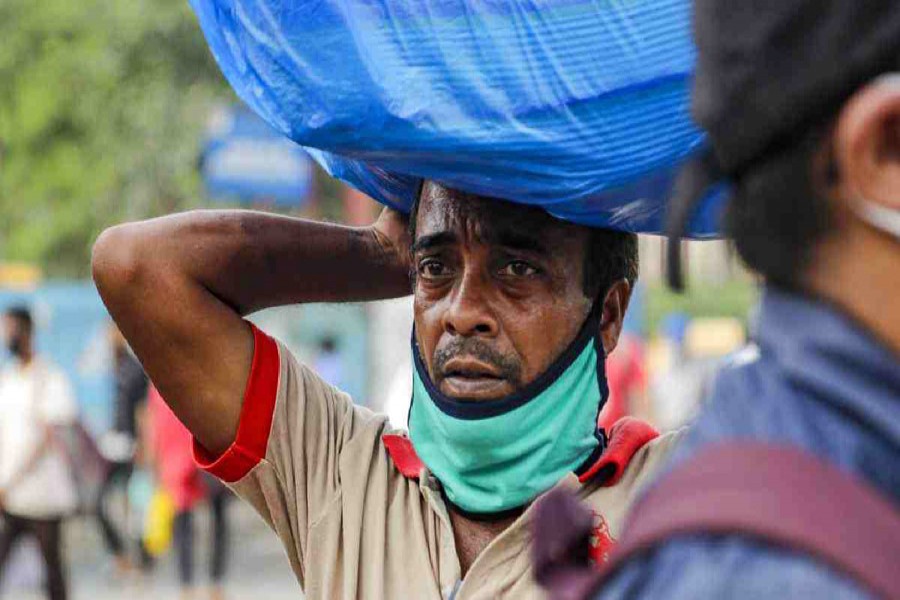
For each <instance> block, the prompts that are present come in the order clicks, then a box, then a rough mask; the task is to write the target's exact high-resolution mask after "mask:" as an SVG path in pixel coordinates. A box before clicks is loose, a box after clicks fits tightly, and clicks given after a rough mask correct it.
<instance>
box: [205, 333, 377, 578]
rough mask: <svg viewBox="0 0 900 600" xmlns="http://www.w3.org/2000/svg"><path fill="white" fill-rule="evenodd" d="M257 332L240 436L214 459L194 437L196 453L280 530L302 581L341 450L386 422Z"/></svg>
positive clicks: (334, 492) (329, 505)
mask: <svg viewBox="0 0 900 600" xmlns="http://www.w3.org/2000/svg"><path fill="white" fill-rule="evenodd" d="M253 334H254V343H255V348H254V356H253V364H252V367H251V370H250V376H249V379H248V382H247V388H246V390H245V395H244V404H243V408H242V410H241V416H240V424H239V426H238V431H237V435H236V438H235V441H234V443H233V444H232V445H231V447H229V448H228V449H227V450H226V451H225V452H224V453H223V454H222V455H221V456H211V455H210V454H209V453H208V452H207V451H206V450H205V449H204V448H203V447H202V446H200V445H199V443H198V442H196V440H195V442H194V456H195V458H196V460H197V462H198V464H199V465H200V466H201V467H202V468H203V469H205V470H207V471H208V472H210V473H212V474H213V475H215V476H217V477H219V478H220V479H222V480H223V481H225V482H226V483H228V484H229V485H230V486H231V487H232V489H233V490H234V491H235V492H236V493H237V494H238V495H239V496H241V497H242V498H243V499H244V500H246V501H247V502H249V503H250V504H251V505H253V507H254V508H255V509H256V510H257V511H258V512H259V513H260V515H261V516H262V517H263V519H265V520H266V522H267V523H268V524H269V525H270V526H271V527H272V528H273V529H274V530H275V532H276V533H277V534H278V536H279V537H280V538H281V541H282V543H283V545H284V546H285V549H286V550H287V553H288V557H289V559H290V561H291V564H292V567H293V569H294V571H295V573H296V574H297V576H298V578H299V579H300V582H301V584H304V580H305V562H306V555H307V545H308V538H309V532H310V529H311V528H312V527H314V525H315V524H316V522H317V521H318V520H320V519H321V518H322V517H323V516H324V515H325V514H326V513H328V511H329V510H332V509H333V508H334V507H336V506H339V504H340V498H341V492H342V481H341V470H340V463H341V457H342V454H343V453H344V452H345V450H346V449H347V446H348V445H349V444H350V443H351V442H353V441H355V440H356V439H357V438H359V437H360V436H365V437H367V438H370V439H372V440H374V439H375V438H376V437H378V438H380V431H381V429H382V428H383V422H382V421H383V419H382V420H379V419H378V418H377V417H375V415H374V414H373V413H371V412H370V411H368V410H367V409H365V408H361V407H357V406H354V405H353V403H352V401H351V400H350V398H349V396H347V395H346V394H344V393H343V392H341V391H339V390H338V389H336V388H334V387H332V386H331V385H329V384H327V383H326V382H324V381H323V380H322V379H321V378H320V377H318V376H317V375H316V374H315V373H314V372H313V371H312V370H311V369H310V368H309V367H307V366H305V365H303V364H301V363H299V362H298V361H297V360H296V359H295V358H294V356H293V355H292V354H291V353H290V352H289V351H288V350H287V349H286V348H285V347H284V346H283V345H281V344H279V343H278V342H276V341H275V340H273V339H272V338H271V337H269V336H268V335H266V334H265V333H263V332H262V331H260V330H259V329H257V328H256V327H255V326H253ZM367 445H369V446H370V445H371V444H365V443H364V444H362V447H363V448H365V447H367ZM360 454H361V456H360V460H364V458H365V456H364V451H361V452H360ZM348 485H349V484H348Z"/></svg>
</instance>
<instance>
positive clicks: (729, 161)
mask: <svg viewBox="0 0 900 600" xmlns="http://www.w3.org/2000/svg"><path fill="white" fill-rule="evenodd" d="M694 37H695V40H696V44H697V51H698V58H697V70H696V75H695V80H694V91H693V114H694V118H695V120H696V121H697V122H698V124H699V125H700V126H701V127H702V128H703V129H705V130H706V131H707V133H708V134H709V150H708V152H707V154H706V155H705V156H703V157H701V158H700V159H699V162H698V161H695V162H694V163H693V164H692V165H690V166H688V167H687V168H686V171H691V170H693V171H694V172H693V173H687V174H686V175H684V176H683V177H682V180H683V181H682V182H681V185H679V186H677V187H678V189H677V190H676V196H675V198H674V199H673V202H672V206H671V210H670V224H669V225H670V226H669V230H668V233H669V234H670V236H671V237H673V238H680V236H681V232H682V231H683V227H684V226H685V225H683V224H682V225H681V228H680V229H679V227H678V223H677V222H676V221H678V220H684V219H686V218H687V219H689V217H690V213H691V208H692V207H693V205H694V204H696V202H697V201H698V200H699V199H700V198H701V197H702V196H703V195H704V191H705V189H702V188H701V186H705V185H707V184H709V183H710V182H715V181H717V180H720V179H721V178H722V177H725V178H728V177H735V176H738V175H740V174H741V173H744V172H746V171H747V170H749V169H752V167H753V165H754V163H756V162H757V161H760V160H761V159H763V158H765V157H766V156H768V155H770V154H772V153H773V152H777V151H778V150H780V149H782V148H786V147H789V146H791V145H792V144H793V143H795V142H796V141H797V140H799V139H800V137H801V136H802V134H804V133H806V132H807V131H808V130H810V129H811V128H813V127H815V126H817V125H819V124H821V123H824V122H825V120H826V119H828V118H830V117H831V116H833V115H834V113H835V112H836V111H837V110H838V109H839V108H840V106H841V105H842V104H843V103H844V102H845V101H846V100H847V99H848V98H849V97H850V96H851V95H852V94H853V93H854V92H855V91H856V90H857V89H859V88H860V87H862V86H863V85H865V84H866V83H867V82H869V81H871V80H872V79H874V78H876V77H877V76H878V75H880V74H882V73H886V72H890V71H892V70H895V69H897V68H898V67H900V0H754V1H753V2H748V1H747V0H695V5H694ZM698 169H699V170H701V171H704V172H705V173H704V174H699V175H698V173H697V170H698ZM685 207H687V208H685ZM685 213H687V215H688V216H687V217H684V214H685ZM670 257H672V253H671V252H670ZM676 262H677V261H676ZM671 264H672V263H671V262H670V265H671ZM675 268H676V269H677V265H675ZM672 279H673V274H672V273H671V272H670V283H673V284H675V283H677V282H675V281H672ZM675 287H679V286H677V285H676V286H675Z"/></svg>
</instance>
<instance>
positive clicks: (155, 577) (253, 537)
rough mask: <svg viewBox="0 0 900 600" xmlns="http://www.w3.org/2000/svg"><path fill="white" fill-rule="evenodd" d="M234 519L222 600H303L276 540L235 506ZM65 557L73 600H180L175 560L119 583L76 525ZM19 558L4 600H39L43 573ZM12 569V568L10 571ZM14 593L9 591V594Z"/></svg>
mask: <svg viewBox="0 0 900 600" xmlns="http://www.w3.org/2000/svg"><path fill="white" fill-rule="evenodd" d="M229 511H230V513H229V514H230V516H231V517H232V528H233V538H232V554H231V560H230V563H229V565H230V568H229V573H228V576H227V577H226V580H225V585H224V589H225V600H245V599H247V600H288V599H290V600H300V599H302V598H303V594H302V593H301V592H300V586H299V584H298V583H297V580H296V579H295V578H294V575H293V573H292V572H291V569H290V567H289V566H288V562H287V558H285V554H284V551H283V550H282V549H281V546H280V544H279V542H278V539H277V538H276V537H275V534H274V533H272V532H271V530H269V529H268V528H267V527H266V526H265V524H264V523H263V522H262V520H261V519H259V518H258V517H257V516H256V515H255V514H254V513H253V512H252V511H251V510H250V509H249V508H248V507H247V506H246V505H244V504H243V503H242V502H240V501H239V500H235V501H234V502H232V503H231V505H230V506H229ZM203 513H204V511H202V510H201V511H199V512H198V515H197V517H198V518H197V539H196V549H197V555H196V564H195V570H196V574H197V582H198V584H200V585H201V586H203V585H205V584H206V582H207V581H208V578H207V569H206V565H207V560H206V556H207V553H208V550H207V546H208V536H207V535H206V534H207V521H206V518H205V514H203ZM66 536H67V544H66V552H67V556H68V559H69V573H70V574H71V580H72V595H71V600H122V599H126V600H151V599H152V600H181V599H182V596H180V595H179V589H178V585H177V583H176V582H177V574H176V571H175V564H174V556H173V555H172V553H171V552H170V553H169V554H168V555H167V556H165V557H164V558H162V559H161V560H160V562H159V564H158V565H157V566H156V568H155V569H154V571H153V572H152V573H151V574H150V575H145V576H138V575H132V576H128V577H124V578H123V577H120V576H117V575H115V574H114V572H113V569H112V567H111V564H110V561H109V558H108V557H107V556H106V555H105V554H104V553H103V551H102V547H101V541H100V535H99V532H98V530H97V528H96V527H95V526H94V524H93V523H91V522H87V521H83V520H79V521H74V522H72V523H70V524H69V527H68V529H67V531H66ZM25 554H26V556H20V557H18V558H19V559H20V560H17V561H16V565H15V566H14V571H15V573H10V579H11V581H7V582H5V584H6V585H4V588H5V593H3V594H2V595H0V598H2V599H3V600H13V599H15V600H42V599H43V598H44V596H43V595H42V594H41V593H39V590H40V588H36V587H35V586H36V585H37V582H38V581H39V580H40V577H41V567H40V564H39V560H38V559H37V557H36V556H30V555H28V554H29V553H28V552H27V551H26V553H25ZM10 566H13V565H10ZM11 587H12V589H11ZM209 598H210V595H209V593H208V591H206V590H203V589H201V590H200V591H199V592H198V593H197V594H195V595H193V596H190V599H191V600H207V599H209Z"/></svg>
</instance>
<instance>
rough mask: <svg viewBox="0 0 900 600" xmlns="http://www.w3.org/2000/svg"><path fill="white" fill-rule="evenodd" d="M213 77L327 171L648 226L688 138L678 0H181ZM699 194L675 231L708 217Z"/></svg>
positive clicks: (380, 185) (687, 61)
mask: <svg viewBox="0 0 900 600" xmlns="http://www.w3.org/2000/svg"><path fill="white" fill-rule="evenodd" d="M191 3H192V5H193V7H194V10H195V12H196V13H197V16H198V18H199V21H200V24H201V26H202V28H203V31H204V33H205V35H206V38H207V41H208V42H209V45H210V48H211V49H212V52H213V54H214V55H215V58H216V60H217V61H218V63H219V65H220V67H221V69H222V71H223V72H224V74H225V76H226V78H227V79H228V81H229V82H230V83H231V85H232V87H233V88H234V89H235V91H236V92H237V94H238V95H239V96H240V97H241V98H242V99H243V100H244V102H246V103H247V104H248V105H249V106H250V107H251V108H252V109H253V110H255V111H256V112H257V113H258V114H259V115H261V116H262V117H263V118H264V119H265V120H266V121H268V122H269V123H270V124H271V125H272V126H273V127H274V128H275V129H276V130H278V131H280V132H282V133H283V134H285V135H286V136H288V137H290V138H291V139H293V140H294V141H296V142H297V143H299V144H301V145H303V146H305V147H306V148H307V149H308V150H309V152H310V154H311V155H312V156H313V157H314V158H315V159H316V160H317V161H318V162H319V163H320V164H321V165H322V166H323V167H324V168H325V169H326V170H327V171H328V172H329V173H330V174H331V175H333V176H334V177H337V178H338V179H341V180H343V181H345V182H347V183H349V184H351V185H353V186H355V187H357V188H358V189H360V190H362V191H363V192H365V193H367V194H369V195H371V196H372V197H374V198H375V199H376V200H378V201H380V202H382V203H384V204H386V205H390V206H393V207H396V208H400V209H402V210H407V209H408V208H409V206H410V204H411V202H412V199H413V196H414V193H415V190H416V189H417V188H418V183H419V180H420V179H421V178H428V179H434V180H437V181H439V182H441V183H443V184H445V185H447V186H450V187H453V188H458V189H462V190H465V191H468V192H472V193H477V194H482V195H487V196H492V197H498V198H504V199H508V200H512V201H514V202H521V203H527V204H537V205H540V206H543V207H544V208H546V209H547V210H548V211H550V212H551V213H553V214H555V215H557V216H559V217H561V218H564V219H569V220H572V221H576V222H579V223H584V224H588V225H594V226H603V227H613V228H617V229H622V230H627V231H636V232H643V233H659V232H660V231H661V229H662V222H663V217H664V213H665V202H666V199H667V198H668V196H669V194H670V191H671V185H672V181H673V177H674V174H675V173H676V172H677V170H678V168H679V167H680V166H681V165H682V164H683V162H684V161H685V159H686V158H688V157H689V156H691V155H692V154H694V153H695V152H697V151H698V149H699V148H700V147H701V146H702V145H703V143H704V137H703V135H702V133H701V132H700V131H699V130H698V129H697V128H696V127H695V126H694V124H693V123H692V121H691V119H690V115H689V106H688V100H689V88H690V83H691V73H692V68H693V64H694V48H693V46H692V44H691V39H690V2H689V0H596V1H586V0H531V1H525V0H506V1H500V0H490V1H488V0H481V1H478V0H467V1H463V0H456V1H451V0H405V1H399V0H380V1H379V0H191ZM717 213H718V211H717V209H716V206H715V203H710V204H709V205H708V206H707V209H706V210H704V211H702V212H701V214H700V215H698V217H697V218H696V219H694V222H693V223H692V226H691V229H690V232H689V235H690V236H691V237H696V238H705V237H713V236H715V235H716V234H717V230H718V219H717Z"/></svg>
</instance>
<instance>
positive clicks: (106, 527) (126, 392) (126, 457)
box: [96, 324, 148, 573]
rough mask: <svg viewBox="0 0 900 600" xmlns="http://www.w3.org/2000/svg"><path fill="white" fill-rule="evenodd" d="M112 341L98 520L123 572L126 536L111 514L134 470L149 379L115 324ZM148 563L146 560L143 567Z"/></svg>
mask: <svg viewBox="0 0 900 600" xmlns="http://www.w3.org/2000/svg"><path fill="white" fill-rule="evenodd" d="M109 340H110V345H111V346H112V351H113V378H114V383H115V396H114V398H113V426H112V428H111V429H110V431H109V432H107V433H106V435H104V436H103V438H102V439H101V440H100V451H101V453H102V454H103V456H104V458H106V460H107V461H109V470H108V471H107V473H106V477H105V478H104V480H103V483H102V485H101V487H100V493H99V495H98V498H97V507H96V511H97V519H98V520H99V522H100V528H101V531H102V533H103V540H104V542H105V543H106V547H107V550H108V551H109V552H110V553H111V554H112V555H113V556H114V558H115V564H116V569H117V571H118V572H119V573H123V572H127V571H128V570H130V568H131V560H130V559H129V556H128V549H127V547H126V542H125V538H126V536H125V534H123V532H122V530H121V528H120V527H119V526H117V525H116V524H115V523H114V522H113V519H112V515H111V514H110V500H111V497H112V496H113V494H114V493H115V492H116V491H117V490H118V491H124V489H125V488H126V486H127V484H128V478H129V477H130V476H131V473H132V471H133V470H134V457H135V451H136V441H137V420H138V413H139V412H140V411H141V410H142V408H143V404H144V401H145V400H146V398H147V386H148V382H147V376H146V375H145V374H144V369H143V367H141V363H140V362H139V361H138V359H137V357H136V356H135V355H134V354H133V353H132V352H131V349H130V348H129V347H128V343H127V342H126V341H125V338H124V337H122V334H121V333H120V332H119V329H118V328H117V327H116V326H115V325H112V324H111V325H110V329H109ZM145 562H146V561H143V560H142V564H145Z"/></svg>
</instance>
